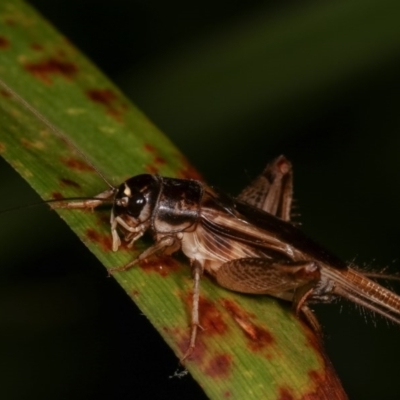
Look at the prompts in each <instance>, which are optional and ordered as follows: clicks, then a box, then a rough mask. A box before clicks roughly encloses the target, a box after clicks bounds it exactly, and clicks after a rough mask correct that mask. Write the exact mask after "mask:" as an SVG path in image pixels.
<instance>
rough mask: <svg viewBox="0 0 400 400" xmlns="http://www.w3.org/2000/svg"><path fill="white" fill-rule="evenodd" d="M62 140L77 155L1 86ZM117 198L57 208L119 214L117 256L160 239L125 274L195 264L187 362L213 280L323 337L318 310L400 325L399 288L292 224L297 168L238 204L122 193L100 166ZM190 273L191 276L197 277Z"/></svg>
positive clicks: (194, 191)
mask: <svg viewBox="0 0 400 400" xmlns="http://www.w3.org/2000/svg"><path fill="white" fill-rule="evenodd" d="M0 86H1V87H2V88H3V89H4V90H6V91H7V92H8V93H9V94H10V95H11V99H14V100H16V101H18V102H20V103H21V104H22V105H23V106H24V107H25V108H26V109H27V110H28V111H30V112H31V113H33V114H34V115H35V116H36V117H37V118H38V119H40V120H41V121H42V122H43V123H44V124H45V125H46V126H47V127H48V128H49V129H50V130H51V131H52V132H53V133H54V134H55V135H57V136H59V137H60V138H62V139H64V140H65V141H67V142H68V143H69V144H70V145H72V144H71V143H70V142H69V141H68V138H67V137H66V136H65V135H64V134H63V132H62V131H60V130H58V129H57V128H56V127H55V126H53V125H52V124H51V122H50V121H48V120H47V119H46V117H44V116H43V115H41V114H40V113H39V112H38V111H37V110H35V109H34V108H33V107H32V106H31V105H30V104H28V103H27V102H26V101H25V100H23V99H22V98H21V97H20V96H19V95H18V94H17V93H16V92H15V91H14V90H13V89H12V88H10V87H9V86H8V85H6V84H5V83H4V82H2V81H0ZM75 149H76V150H77V152H78V153H80V154H81V156H82V157H83V158H84V159H85V161H86V162H88V163H89V164H90V165H91V166H92V167H93V168H94V170H95V171H96V172H97V174H98V176H99V177H100V178H101V179H102V180H103V181H104V183H105V186H107V189H106V190H105V191H103V192H102V193H99V194H93V196H91V197H88V198H84V199H78V200H69V199H61V200H56V201H52V203H51V206H52V207H53V208H65V209H71V210H73V209H96V207H99V206H101V205H103V204H109V205H110V206H111V214H110V235H111V237H112V248H113V250H114V251H118V250H119V248H120V246H121V243H122V242H125V243H127V245H128V247H130V246H132V245H133V244H134V243H135V242H136V241H137V240H139V239H140V238H141V237H142V236H143V235H145V234H150V235H151V236H152V238H153V244H152V245H151V246H150V247H148V248H147V249H146V250H145V251H144V252H142V253H141V254H140V255H139V256H138V257H137V258H135V259H133V260H132V261H130V262H129V263H128V264H126V265H122V266H116V267H115V268H113V269H112V270H111V271H110V272H111V273H114V272H117V271H118V272H122V271H126V270H128V269H129V268H132V267H134V266H135V265H137V264H138V263H140V262H142V261H145V260H147V259H148V258H150V257H152V256H154V255H159V254H164V255H168V256H173V254H174V253H175V252H177V251H182V253H183V254H184V255H185V256H186V257H187V258H188V260H189V261H190V266H191V271H190V273H191V275H192V277H193V294H192V303H191V320H190V341H189V343H188V347H187V351H186V353H185V354H184V356H183V358H182V361H183V360H185V359H187V358H189V357H190V356H191V354H192V353H193V350H194V349H195V347H196V337H197V334H198V330H199V328H200V315H199V313H200V311H199V298H200V293H201V278H202V276H203V274H207V275H209V276H210V277H211V278H212V280H213V281H215V283H216V284H217V285H219V286H221V287H223V288H226V289H228V290H231V291H235V292H238V293H244V294H253V295H267V296H272V297H276V298H278V299H280V300H283V301H286V302H288V303H289V304H290V305H291V307H292V309H293V312H294V313H295V314H296V315H297V316H298V317H299V318H301V319H302V320H304V321H306V323H307V324H308V325H309V326H310V327H311V328H312V329H313V330H314V331H315V332H316V333H320V332H321V328H320V326H319V323H318V320H317V318H316V316H315V315H314V313H313V312H312V310H311V309H310V305H312V304H314V303H329V302H332V301H333V300H334V299H336V298H338V297H342V298H345V299H347V300H350V301H352V302H354V303H355V304H357V305H359V306H362V307H364V308H366V309H368V310H370V311H372V312H374V313H376V314H379V315H381V316H383V317H385V318H387V319H388V320H391V321H393V322H395V323H397V324H400V296H398V295H397V294H395V293H394V292H392V291H391V290H389V289H387V288H385V287H384V286H382V285H380V284H379V283H377V282H376V281H375V279H376V278H386V279H387V278H390V276H389V277H388V276H386V275H384V274H382V275H380V274H376V273H374V274H369V273H367V272H362V271H360V270H358V269H354V268H351V267H350V266H349V265H348V264H347V263H346V262H344V261H342V260H341V259H339V258H338V257H336V256H335V255H334V254H332V253H330V252H329V251H327V250H325V249H324V248H323V247H321V246H320V245H319V244H317V243H316V242H314V241H313V240H311V239H310V238H308V237H307V236H306V235H305V234H304V233H303V232H302V231H301V230H300V229H299V228H298V227H297V226H296V225H295V224H293V223H292V222H291V209H292V193H293V176H292V165H291V163H290V161H289V160H288V159H287V158H286V157H284V156H279V157H277V158H275V159H274V160H272V161H271V162H270V163H268V164H267V166H266V168H265V169H264V170H263V172H262V173H261V174H260V175H259V176H258V177H257V178H256V179H255V180H254V181H253V182H252V183H250V185H249V186H247V187H246V188H244V189H243V191H242V192H241V193H240V194H239V195H238V196H237V197H235V198H233V197H231V196H229V195H227V194H225V193H222V192H221V191H219V190H217V189H215V188H213V187H211V186H209V185H207V184H205V183H203V182H200V181H197V180H191V179H176V178H168V177H163V176H158V175H153V174H141V175H137V176H134V177H132V178H129V179H128V180H126V181H125V182H122V183H121V184H120V185H119V186H113V185H112V184H111V183H109V182H108V180H107V179H106V178H105V176H104V175H103V174H102V172H101V171H99V169H98V168H96V166H95V165H93V164H92V163H91V162H90V160H89V159H88V158H87V157H86V156H85V154H83V153H82V152H80V151H79V149H77V148H75ZM188 273H189V272H188Z"/></svg>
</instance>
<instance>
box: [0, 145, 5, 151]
mask: <svg viewBox="0 0 400 400" xmlns="http://www.w3.org/2000/svg"><path fill="white" fill-rule="evenodd" d="M5 151H6V145H5V144H4V143H0V153H4V152H5Z"/></svg>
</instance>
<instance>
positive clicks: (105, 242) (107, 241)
mask: <svg viewBox="0 0 400 400" xmlns="http://www.w3.org/2000/svg"><path fill="white" fill-rule="evenodd" d="M86 236H87V238H88V239H89V240H90V241H91V242H96V243H98V244H100V245H101V247H102V248H103V250H104V251H111V249H112V242H111V237H110V235H100V234H99V233H98V232H96V231H95V230H94V229H87V230H86Z"/></svg>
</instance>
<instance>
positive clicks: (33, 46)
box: [30, 43, 43, 51]
mask: <svg viewBox="0 0 400 400" xmlns="http://www.w3.org/2000/svg"><path fill="white" fill-rule="evenodd" d="M30 47H31V49H32V50H35V51H42V50H43V46H42V45H41V44H39V43H32V44H31V46H30Z"/></svg>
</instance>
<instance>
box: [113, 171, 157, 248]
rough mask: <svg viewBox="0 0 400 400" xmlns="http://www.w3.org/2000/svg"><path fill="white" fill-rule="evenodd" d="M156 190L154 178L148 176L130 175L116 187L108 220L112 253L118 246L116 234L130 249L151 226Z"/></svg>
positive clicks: (119, 240)
mask: <svg viewBox="0 0 400 400" xmlns="http://www.w3.org/2000/svg"><path fill="white" fill-rule="evenodd" d="M159 190H160V182H159V179H158V177H157V176H155V175H149V174H143V175H137V176H134V177H133V178H130V179H128V180H127V181H125V182H124V183H122V184H121V185H120V186H119V187H118V188H117V190H116V194H115V198H114V204H113V208H112V211H111V220H110V222H111V234H112V238H113V250H114V251H117V250H118V248H119V246H120V245H121V239H120V235H119V234H121V236H122V238H123V240H124V241H126V242H129V244H128V247H130V246H132V245H133V243H134V242H135V241H136V240H138V239H139V238H140V237H141V236H143V234H144V233H145V232H146V231H147V230H148V229H149V228H150V227H151V217H152V214H153V210H154V207H155V204H156V201H157V197H158V194H159Z"/></svg>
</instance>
